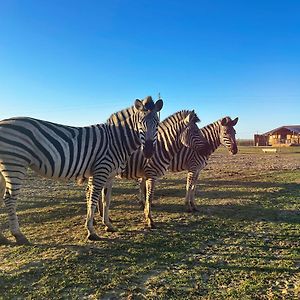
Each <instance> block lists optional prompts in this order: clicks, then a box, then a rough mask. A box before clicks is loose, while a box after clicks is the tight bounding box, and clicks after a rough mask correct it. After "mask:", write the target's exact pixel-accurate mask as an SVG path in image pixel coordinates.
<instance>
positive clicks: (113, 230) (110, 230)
mask: <svg viewBox="0 0 300 300" xmlns="http://www.w3.org/2000/svg"><path fill="white" fill-rule="evenodd" d="M105 231H106V232H116V231H118V230H117V229H116V228H115V227H113V226H105Z"/></svg>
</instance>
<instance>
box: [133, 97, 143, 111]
mask: <svg viewBox="0 0 300 300" xmlns="http://www.w3.org/2000/svg"><path fill="white" fill-rule="evenodd" d="M134 107H135V108H136V109H137V110H144V104H143V102H142V101H141V100H139V99H136V100H135V101H134Z"/></svg>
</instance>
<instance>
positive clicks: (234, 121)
mask: <svg viewBox="0 0 300 300" xmlns="http://www.w3.org/2000/svg"><path fill="white" fill-rule="evenodd" d="M238 120H239V118H238V117H237V118H235V119H234V120H233V121H232V122H231V125H232V126H235V125H236V123H237V122H238Z"/></svg>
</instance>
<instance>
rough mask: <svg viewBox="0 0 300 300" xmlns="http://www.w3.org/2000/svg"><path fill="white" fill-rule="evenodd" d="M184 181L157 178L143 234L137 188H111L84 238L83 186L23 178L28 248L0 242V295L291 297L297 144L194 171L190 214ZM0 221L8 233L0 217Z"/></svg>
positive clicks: (295, 268)
mask: <svg viewBox="0 0 300 300" xmlns="http://www.w3.org/2000/svg"><path fill="white" fill-rule="evenodd" d="M184 195H185V174H184V173H178V174H168V175H167V176H165V177H164V178H162V179H161V180H160V184H159V185H158V189H157V191H156V196H155V201H154V204H155V207H154V208H153V217H154V220H155V221H156V224H157V225H158V229H156V230H151V231H149V230H147V229H145V227H144V223H143V213H142V211H141V209H140V207H139V205H138V203H137V185H136V184H135V183H134V182H132V181H117V182H116V185H115V188H114V190H113V201H112V205H111V217H112V219H113V220H114V225H115V226H116V227H117V228H118V229H119V230H118V232H116V233H113V234H111V233H106V232H104V230H103V227H102V225H101V223H100V219H99V217H98V216H97V221H98V223H97V224H98V225H97V231H98V233H99V234H100V235H101V236H102V237H103V240H102V241H99V242H87V241H86V240H85V236H86V231H85V229H84V221H85V212H86V208H85V202H84V187H78V186H76V185H74V184H73V183H62V182H55V181H51V180H47V179H43V178H41V177H36V176H35V175H33V174H30V176H29V177H28V180H27V181H26V184H25V186H24V189H23V190H22V194H21V196H20V199H19V202H18V215H19V219H20V223H21V228H22V230H23V232H24V233H25V234H26V236H27V237H28V238H29V239H30V241H31V242H32V245H30V246H16V245H15V244H13V243H12V244H11V245H7V246H0V299H24V298H26V299H299V297H300V273H299V270H300V148H289V149H280V151H279V152H278V153H276V154H263V153H262V151H261V149H259V148H250V147H241V148H240V152H239V154H237V155H236V156H231V155H229V154H227V152H226V151H224V150H221V151H217V152H216V153H215V154H214V155H213V156H212V158H211V163H210V164H209V165H208V166H207V168H206V169H205V170H204V171H203V172H202V174H201V178H200V181H199V188H198V191H197V204H198V208H199V209H200V212H198V213H193V214H190V213H187V212H185V208H184ZM0 222H1V223H0V224H1V225H0V226H2V229H3V230H4V235H5V236H6V237H7V238H9V239H11V240H13V239H12V238H11V236H10V234H9V232H8V226H7V223H6V211H5V208H4V207H3V206H1V207H0Z"/></svg>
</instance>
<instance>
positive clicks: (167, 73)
mask: <svg viewBox="0 0 300 300" xmlns="http://www.w3.org/2000/svg"><path fill="white" fill-rule="evenodd" d="M158 92H160V93H161V95H162V98H163V99H164V100H165V106H164V108H163V111H162V114H161V116H162V118H165V117H167V116H168V115H169V114H171V113H174V112H176V111H178V110H181V109H195V110H196V111H197V113H198V115H199V117H200V118H201V120H202V122H201V123H200V126H204V125H206V124H208V123H210V122H213V121H215V120H217V119H219V118H221V117H222V116H225V115H229V116H231V117H233V118H234V117H236V116H238V117H239V118H240V121H239V124H238V125H237V132H238V135H237V137H238V138H251V137H252V136H253V134H254V133H256V132H259V133H262V132H265V131H268V130H271V129H273V128H275V127H278V126H281V125H288V124H292V125H293V124H300V1H297V0H295V1H291V0H285V1H283V0H282V1H276V0H270V1H264V0H261V1H254V0H252V1H250V0H249V1H242V0H239V1H230V0H223V1H213V0H206V1H202V0H199V1H189V0H185V1H182V0H180V1H177V0H169V1H164V0H158V1H157V0H131V1H130V0H106V1H101V0H99V1H63V0H51V1H32V0H31V1H30V0H0V119H3V118H7V117H12V116H32V117H36V118H40V119H46V120H50V121H53V122H59V123H62V124H68V125H74V126H83V125H89V124H95V123H101V122H104V121H105V120H106V119H107V118H108V116H109V115H110V114H111V113H112V112H114V111H117V110H120V109H122V108H125V107H128V106H130V105H131V104H132V103H133V101H134V99H135V98H142V97H144V96H146V95H152V96H153V97H155V98H156V97H157V95H158Z"/></svg>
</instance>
